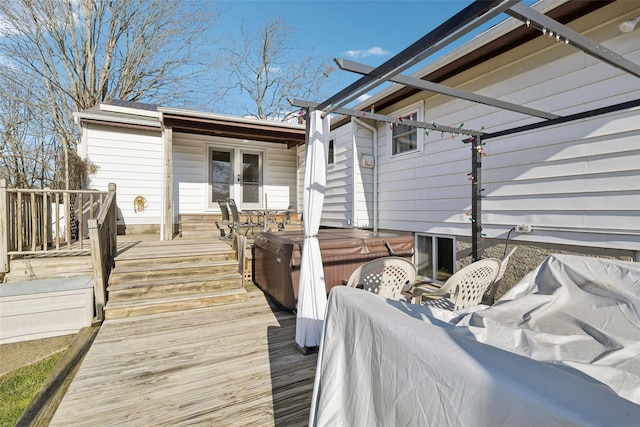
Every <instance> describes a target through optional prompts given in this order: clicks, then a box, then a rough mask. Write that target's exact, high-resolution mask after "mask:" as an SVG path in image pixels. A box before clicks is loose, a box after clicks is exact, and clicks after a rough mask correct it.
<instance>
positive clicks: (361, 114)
mask: <svg viewBox="0 0 640 427" xmlns="http://www.w3.org/2000/svg"><path fill="white" fill-rule="evenodd" d="M289 103H290V104H291V105H292V106H294V107H298V108H303V109H308V110H318V109H319V108H320V107H319V104H318V103H316V102H310V101H302V100H299V99H289ZM334 113H336V114H342V115H344V116H352V117H357V118H359V119H371V120H376V121H379V122H386V123H393V124H397V125H407V126H413V127H417V128H420V129H429V130H434V131H438V132H444V133H451V134H455V135H469V136H472V137H478V136H481V135H484V132H481V131H477V130H472V129H465V128H463V127H453V126H444V125H439V124H436V123H427V122H421V121H418V120H410V119H406V118H401V117H397V116H395V117H394V116H387V115H384V114H378V113H373V112H368V111H361V110H353V109H350V108H336V109H335V111H334Z"/></svg>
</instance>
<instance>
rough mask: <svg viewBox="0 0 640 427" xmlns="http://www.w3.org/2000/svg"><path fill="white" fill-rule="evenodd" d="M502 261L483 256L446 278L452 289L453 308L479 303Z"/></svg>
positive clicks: (495, 276) (493, 280) (458, 308)
mask: <svg viewBox="0 0 640 427" xmlns="http://www.w3.org/2000/svg"><path fill="white" fill-rule="evenodd" d="M501 264H502V263H501V262H500V260H499V259H497V258H485V259H481V260H479V261H476V262H474V263H472V264H469V265H468V266H466V267H464V268H462V269H460V270H458V271H457V272H456V273H455V274H454V275H453V276H451V277H450V278H449V280H447V283H446V284H447V285H451V286H452V287H453V289H455V291H454V298H453V303H454V304H453V305H454V307H453V309H454V310H460V309H462V308H465V307H469V306H472V305H477V304H480V302H481V301H482V295H484V293H485V291H486V290H487V289H488V288H489V286H491V284H493V282H495V280H496V278H497V277H498V273H499V272H500V265H501Z"/></svg>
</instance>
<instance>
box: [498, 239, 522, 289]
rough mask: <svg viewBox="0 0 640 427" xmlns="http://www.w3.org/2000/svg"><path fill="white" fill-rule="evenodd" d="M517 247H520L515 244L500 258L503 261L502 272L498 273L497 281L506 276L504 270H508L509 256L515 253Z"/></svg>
mask: <svg viewBox="0 0 640 427" xmlns="http://www.w3.org/2000/svg"><path fill="white" fill-rule="evenodd" d="M516 249H518V247H517V246H514V247H513V248H511V250H510V251H509V253H507V254H506V255H505V256H503V257H502V258H501V259H500V261H501V265H500V272H499V273H498V277H496V280H495V281H496V282H498V281H499V280H500V279H502V276H504V272H505V271H506V270H507V264H508V263H509V258H510V257H511V255H513V253H514V252H515V251H516Z"/></svg>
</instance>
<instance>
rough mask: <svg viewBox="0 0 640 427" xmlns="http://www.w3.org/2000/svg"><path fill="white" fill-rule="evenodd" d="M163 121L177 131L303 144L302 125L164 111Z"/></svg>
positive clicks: (288, 144)
mask: <svg viewBox="0 0 640 427" xmlns="http://www.w3.org/2000/svg"><path fill="white" fill-rule="evenodd" d="M163 123H164V125H165V126H166V127H171V128H173V130H174V131H178V132H189V133H196V134H201V135H214V136H219V137H225V138H235V139H246V140H254V141H264V142H273V143H278V144H287V147H288V148H291V147H295V146H297V145H301V144H304V142H305V136H306V130H305V129H304V127H300V128H283V127H280V126H272V125H269V124H266V123H261V122H256V123H247V122H246V121H245V122H238V121H232V120H224V119H221V118H213V117H212V118H207V117H185V116H181V115H175V114H168V113H164V114H163Z"/></svg>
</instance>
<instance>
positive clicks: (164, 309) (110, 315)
mask: <svg viewBox="0 0 640 427" xmlns="http://www.w3.org/2000/svg"><path fill="white" fill-rule="evenodd" d="M246 300H247V294H246V293H238V294H232V295H219V296H211V297H207V298H193V299H189V300H182V301H165V302H163V303H161V304H148V305H142V306H135V307H134V306H131V307H124V308H110V307H109V305H108V304H107V306H106V307H105V310H104V315H105V319H107V320H109V319H121V318H124V317H135V316H144V315H148V314H157V313H169V312H176V311H184V310H193V309H198V308H205V307H213V306H217V305H224V304H235V303H241V302H245V301H246Z"/></svg>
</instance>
